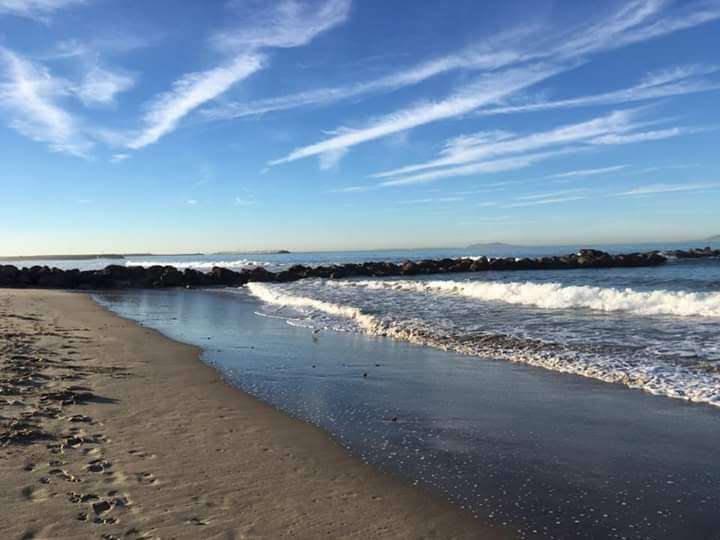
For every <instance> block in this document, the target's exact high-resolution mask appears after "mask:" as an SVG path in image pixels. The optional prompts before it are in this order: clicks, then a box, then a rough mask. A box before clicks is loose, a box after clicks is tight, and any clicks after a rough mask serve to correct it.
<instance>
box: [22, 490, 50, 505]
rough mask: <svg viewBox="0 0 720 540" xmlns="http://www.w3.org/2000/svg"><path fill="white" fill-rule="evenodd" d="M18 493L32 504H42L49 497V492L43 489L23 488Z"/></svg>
mask: <svg viewBox="0 0 720 540" xmlns="http://www.w3.org/2000/svg"><path fill="white" fill-rule="evenodd" d="M20 493H21V494H22V496H23V497H24V498H25V499H27V500H29V501H32V502H42V501H45V500H47V499H48V498H49V497H50V492H49V491H48V489H47V488H44V487H35V486H25V487H24V488H22V489H21V490H20Z"/></svg>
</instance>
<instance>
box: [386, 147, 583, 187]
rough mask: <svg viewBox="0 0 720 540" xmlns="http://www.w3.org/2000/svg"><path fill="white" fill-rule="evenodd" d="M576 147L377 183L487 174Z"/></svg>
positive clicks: (390, 184) (392, 184)
mask: <svg viewBox="0 0 720 540" xmlns="http://www.w3.org/2000/svg"><path fill="white" fill-rule="evenodd" d="M577 151H578V150H577V149H573V148H569V149H564V150H556V151H553V152H539V153H535V154H526V155H522V156H513V157H509V158H504V159H495V160H488V161H481V162H478V163H471V164H469V165H460V166H457V167H448V168H446V169H441V170H436V171H429V172H423V173H419V174H414V175H410V176H403V177H401V178H397V179H394V180H386V181H384V182H381V183H380V184H378V186H380V187H398V186H409V185H414V184H425V183H428V182H435V181H436V180H441V179H443V178H453V177H457V176H473V175H479V174H488V173H495V172H502V171H512V170H516V169H524V168H526V167H529V166H531V165H534V164H535V163H538V162H540V161H544V160H546V159H550V158H552V157H557V156H561V155H566V154H569V153H572V152H577Z"/></svg>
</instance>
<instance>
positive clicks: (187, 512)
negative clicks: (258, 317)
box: [0, 290, 511, 539]
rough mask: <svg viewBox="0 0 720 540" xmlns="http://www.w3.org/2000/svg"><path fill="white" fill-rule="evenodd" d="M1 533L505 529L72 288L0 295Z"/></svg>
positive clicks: (131, 535)
mask: <svg viewBox="0 0 720 540" xmlns="http://www.w3.org/2000/svg"><path fill="white" fill-rule="evenodd" d="M0 336H1V338H2V339H1V340H0V538H3V539H5V538H8V539H11V538H25V539H29V538H105V539H111V538H128V539H137V538H228V539H229V538H284V537H289V536H293V537H295V538H319V537H330V538H339V537H345V538H347V537H351V538H352V537H354V538H501V537H504V538H508V537H511V535H509V534H505V533H503V532H501V531H499V530H498V529H496V528H492V529H490V528H487V527H485V526H483V525H482V523H481V522H479V521H478V520H475V519H473V518H472V517H471V516H469V515H468V514H465V513H463V512H461V511H460V510H457V509H455V508H454V507H452V506H450V505H449V504H448V503H446V502H444V501H442V500H440V499H438V498H435V497H434V496H432V495H429V494H427V493H425V492H423V491H421V490H420V489H417V488H414V487H413V486H410V485H408V483H407V482H404V481H402V480H399V479H397V478H395V477H393V476H389V475H387V474H384V473H382V472H380V471H378V470H376V469H374V468H372V467H370V466H368V465H366V464H364V463H363V462H362V461H360V460H359V459H356V458H354V457H352V456H350V455H348V454H347V452H346V451H345V450H344V449H343V448H341V447H340V446H339V445H338V444H336V443H335V442H333V441H332V440H331V439H330V438H329V437H328V436H327V435H326V434H325V433H324V432H322V431H321V430H319V429H317V428H315V427H313V426H311V425H309V424H306V423H304V422H301V421H299V420H295V419H293V418H290V417H288V416H286V415H284V414H282V413H280V412H278V411H277V410H276V409H274V408H272V407H270V406H268V405H265V404H263V403H261V402H259V401H257V400H255V399H254V398H252V397H250V396H248V395H246V394H243V393H242V392H240V391H238V390H236V389H235V388H232V387H230V386H228V385H226V384H225V383H224V382H223V381H222V380H221V379H220V377H219V375H218V374H217V372H216V371H215V370H213V369H212V368H210V367H208V366H206V365H205V364H203V363H202V362H200V361H199V359H198V355H199V349H197V348H194V347H191V346H187V345H183V344H180V343H177V342H174V341H171V340H169V339H167V338H165V337H163V336H161V335H160V334H158V333H157V332H155V331H153V330H149V329H146V328H142V327H140V326H138V325H136V324H134V323H132V322H129V321H126V320H124V319H121V318H119V317H117V316H115V315H112V314H111V313H109V312H108V311H106V310H104V309H103V308H101V307H99V306H98V305H96V304H95V303H94V302H93V301H92V300H91V299H90V298H89V297H88V296H87V295H84V294H74V293H64V292H58V291H37V290H21V291H18V290H0Z"/></svg>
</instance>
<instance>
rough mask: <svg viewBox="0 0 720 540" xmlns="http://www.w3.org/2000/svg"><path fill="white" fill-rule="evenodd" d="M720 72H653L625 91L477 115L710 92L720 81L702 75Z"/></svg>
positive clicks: (700, 69) (698, 68)
mask: <svg viewBox="0 0 720 540" xmlns="http://www.w3.org/2000/svg"><path fill="white" fill-rule="evenodd" d="M717 71H718V67H717V66H682V67H679V68H675V69H672V70H667V71H663V72H659V73H651V74H649V75H648V76H647V77H646V78H645V79H644V80H643V81H641V82H640V83H638V84H637V85H635V86H631V87H628V88H623V89H621V90H614V91H612V92H605V93H602V94H594V95H590V96H581V97H576V98H569V99H560V100H554V101H540V102H536V103H525V104H519V105H507V106H502V107H493V108H485V109H481V110H479V111H477V114H479V115H483V116H490V115H496V114H513V113H527V112H535V111H546V110H552V109H569V108H575V107H589V106H598V105H619V104H623V103H633V102H638V101H647V100H650V99H658V98H666V97H672V96H680V95H686V94H695V93H700V92H710V91H714V90H720V82H717V81H714V80H707V79H703V78H699V77H698V76H700V75H708V74H710V73H715V72H717Z"/></svg>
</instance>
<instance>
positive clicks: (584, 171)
mask: <svg viewBox="0 0 720 540" xmlns="http://www.w3.org/2000/svg"><path fill="white" fill-rule="evenodd" d="M627 168H628V166H627V165H613V166H611V167H601V168H597V169H579V170H577V171H568V172H564V173H559V174H551V175H550V176H546V177H545V178H577V177H582V176H595V175H598V174H608V173H613V172H617V171H622V170H625V169H627Z"/></svg>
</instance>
